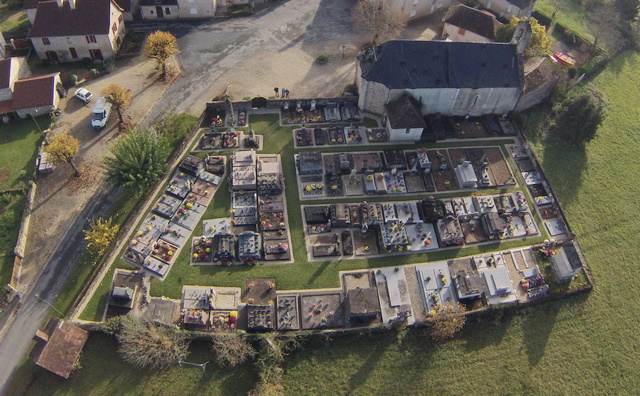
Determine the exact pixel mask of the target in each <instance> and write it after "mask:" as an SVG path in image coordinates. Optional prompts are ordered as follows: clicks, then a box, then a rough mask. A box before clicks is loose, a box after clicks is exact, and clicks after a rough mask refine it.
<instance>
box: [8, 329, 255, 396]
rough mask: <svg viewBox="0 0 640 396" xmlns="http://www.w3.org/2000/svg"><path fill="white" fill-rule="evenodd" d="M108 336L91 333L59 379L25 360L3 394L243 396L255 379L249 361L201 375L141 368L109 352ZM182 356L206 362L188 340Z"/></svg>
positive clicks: (205, 348) (205, 350) (191, 370)
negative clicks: (76, 367) (77, 364)
mask: <svg viewBox="0 0 640 396" xmlns="http://www.w3.org/2000/svg"><path fill="white" fill-rule="evenodd" d="M117 346H118V344H117V342H116V341H115V339H114V338H112V337H110V336H106V335H104V334H100V333H94V334H92V335H91V337H90V338H89V342H88V343H87V344H86V346H85V348H84V350H83V351H82V361H81V364H82V369H81V370H80V371H79V372H78V373H76V374H72V375H71V377H70V378H69V379H68V380H64V379H63V378H61V377H58V376H57V375H55V374H52V373H50V372H48V371H46V370H44V369H41V368H39V367H36V366H35V364H34V363H32V362H31V361H30V360H26V361H25V363H24V364H23V365H22V366H21V367H20V368H19V370H18V372H17V373H16V376H15V378H14V381H13V382H12V383H11V386H10V388H9V390H8V393H7V394H9V395H38V396H42V395H54V394H56V395H58V394H70V395H83V396H88V395H106V394H111V395H167V396H170V395H245V394H247V392H248V390H249V389H251V387H252V385H253V382H254V381H255V380H256V374H255V372H254V371H253V367H252V365H251V364H250V363H245V364H244V365H242V366H239V367H236V368H235V369H229V368H224V367H218V366H216V365H215V364H213V363H211V364H209V365H208V366H207V370H206V372H204V373H203V372H202V371H201V370H200V369H199V368H197V367H192V366H183V367H174V368H171V369H168V370H163V371H151V370H141V369H137V368H135V367H134V366H132V365H130V364H127V363H125V362H123V361H122V360H120V358H119V357H118V355H117V354H116V353H114V351H115V350H116V348H117ZM190 351H191V353H190V355H189V356H188V358H187V361H188V362H191V363H204V362H206V361H209V360H210V359H211V353H210V352H209V345H208V344H207V343H204V342H194V343H193V344H192V345H191V348H190Z"/></svg>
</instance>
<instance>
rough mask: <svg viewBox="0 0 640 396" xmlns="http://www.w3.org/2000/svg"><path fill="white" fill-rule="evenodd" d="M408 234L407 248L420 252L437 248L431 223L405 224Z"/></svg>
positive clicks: (436, 240) (436, 239)
mask: <svg viewBox="0 0 640 396" xmlns="http://www.w3.org/2000/svg"><path fill="white" fill-rule="evenodd" d="M405 230H406V231H407V235H408V236H409V249H408V250H410V251H412V252H420V251H427V250H434V249H438V248H439V246H438V238H437V237H436V232H435V230H434V228H433V224H431V223H418V224H407V225H406V226H405Z"/></svg>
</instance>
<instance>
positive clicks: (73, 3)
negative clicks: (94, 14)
mask: <svg viewBox="0 0 640 396" xmlns="http://www.w3.org/2000/svg"><path fill="white" fill-rule="evenodd" d="M69 7H70V8H71V9H72V10H75V9H76V0H69Z"/></svg>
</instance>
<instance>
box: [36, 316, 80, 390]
mask: <svg viewBox="0 0 640 396" xmlns="http://www.w3.org/2000/svg"><path fill="white" fill-rule="evenodd" d="M88 338H89V332H88V331H86V330H83V329H81V328H79V327H78V326H76V325H73V324H71V323H69V322H65V321H63V320H61V319H58V318H55V317H51V318H49V321H48V322H47V324H46V325H45V327H44V330H38V331H37V332H36V335H35V336H34V340H35V341H36V343H35V345H34V346H33V349H32V350H31V353H29V357H30V358H31V360H33V361H34V362H35V363H36V365H38V366H40V367H42V368H44V369H45V370H48V371H50V372H52V373H54V374H57V375H59V376H61V377H62V378H65V379H67V378H69V375H70V374H71V372H72V371H73V370H74V369H76V368H77V366H76V362H77V361H78V359H79V358H80V352H82V348H83V347H84V344H85V343H86V342H87V339H88Z"/></svg>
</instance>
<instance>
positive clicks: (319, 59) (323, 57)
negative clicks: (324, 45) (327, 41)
mask: <svg viewBox="0 0 640 396" xmlns="http://www.w3.org/2000/svg"><path fill="white" fill-rule="evenodd" d="M316 62H318V64H319V65H324V64H325V63H327V62H329V57H328V56H326V55H325V54H321V55H318V57H317V58H316Z"/></svg>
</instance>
